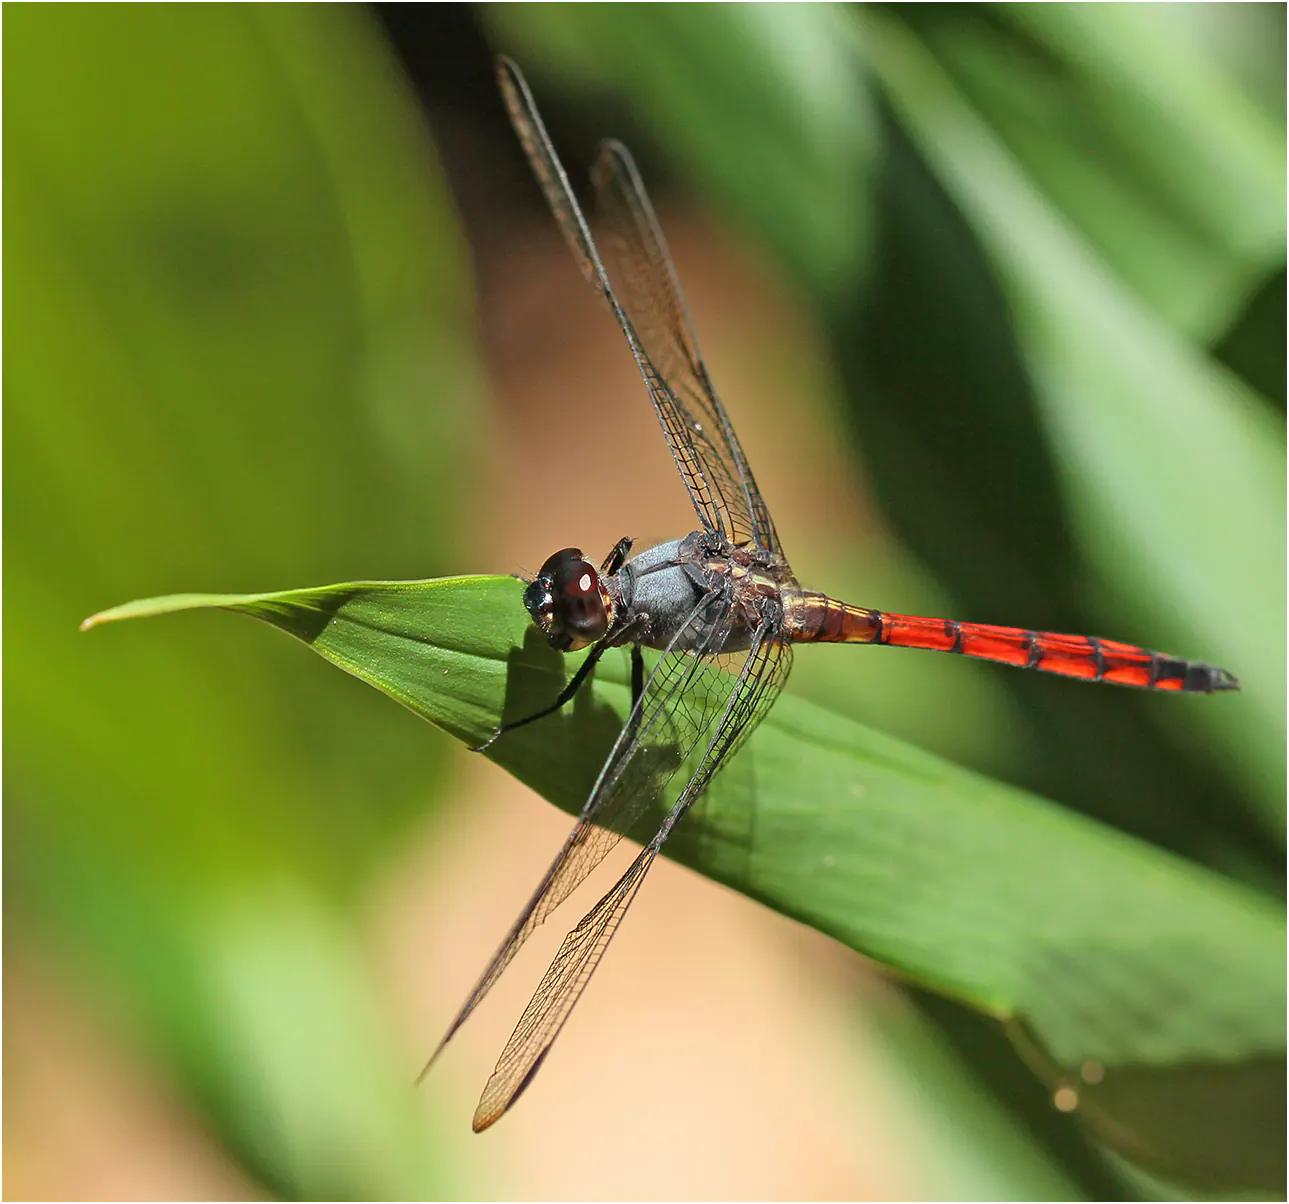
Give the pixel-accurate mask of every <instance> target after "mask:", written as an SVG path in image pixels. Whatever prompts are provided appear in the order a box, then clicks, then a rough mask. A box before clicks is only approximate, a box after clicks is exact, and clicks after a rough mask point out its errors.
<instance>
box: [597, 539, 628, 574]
mask: <svg viewBox="0 0 1289 1204" xmlns="http://www.w3.org/2000/svg"><path fill="white" fill-rule="evenodd" d="M634 542H635V540H633V539H632V538H631V536H629V535H624V536H623V537H622V538H621V539H619V540H618V542H617V543H615V544H614V545H613V550H612V551H611V552H610V553H609V554H608V555H607V556H606V557H605V558H604V563H603V564H602V565H600V576H601V577H605V576H612V575H613V574H614V573H616V572H617V571H618V569H620V568H621V567H622V566H623V565H624V564H625V563H626V560H627V553H629V552H630V551H631V545H632V544H633V543H634Z"/></svg>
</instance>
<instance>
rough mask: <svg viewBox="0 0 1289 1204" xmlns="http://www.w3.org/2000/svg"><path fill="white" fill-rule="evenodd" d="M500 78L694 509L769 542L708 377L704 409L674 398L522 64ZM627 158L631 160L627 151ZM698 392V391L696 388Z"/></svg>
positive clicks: (714, 524)
mask: <svg viewBox="0 0 1289 1204" xmlns="http://www.w3.org/2000/svg"><path fill="white" fill-rule="evenodd" d="M497 82H498V84H499V85H500V88H501V94H502V99H503V100H504V101H505V104H506V109H507V111H508V112H509V114H510V121H511V124H512V125H513V126H514V127H515V132H516V133H517V134H518V135H519V141H520V143H521V144H522V145H523V148H524V153H525V154H526V155H527V156H528V161H529V163H530V164H531V165H532V169H533V173H534V174H535V175H536V177H537V182H538V183H539V184H540V185H541V189H542V192H543V193H544V194H545V196H546V202H547V204H548V205H550V208H551V212H552V213H553V214H554V215H555V220H556V221H557V222H558V223H559V227H560V230H561V231H563V234H564V240H565V241H566V242H567V243H568V246H569V249H570V250H571V251H572V252H573V258H574V259H576V260H577V264H578V267H579V268H581V270H582V275H583V276H585V277H586V279H587V281H588V282H589V283H590V284H591V286H592V287H593V288H595V289H596V291H597V292H599V293H600V295H601V296H602V297H603V298H604V300H605V302H606V303H607V305H608V306H609V309H610V310H611V311H612V313H613V316H614V317H615V318H616V319H617V321H618V324H619V325H620V326H621V327H622V333H623V334H624V335H625V336H626V339H627V343H628V344H629V345H630V347H631V354H632V355H633V356H634V357H635V361H636V365H637V367H638V368H639V369H640V375H641V376H642V377H643V378H644V382H645V387H646V388H647V389H648V390H649V396H650V399H651V400H652V401H653V405H654V410H655V411H656V412H657V414H658V420H659V421H660V422H661V423H662V429H663V433H664V435H665V436H666V438H667V445H668V447H669V448H670V449H671V454H672V458H673V459H674V460H675V461H676V467H677V468H678V469H679V470H680V475H681V478H682V479H683V480H684V482H685V488H686V489H687V490H688V491H689V497H690V500H691V501H692V502H693V503H694V509H695V510H696V511H697V512H698V517H699V520H700V521H701V522H702V524H703V526H704V527H705V528H706V529H707V530H708V531H712V532H714V533H719V534H721V535H724V536H726V537H727V538H728V539H730V540H731V541H732V542H734V543H742V542H744V541H746V540H748V539H756V540H757V541H758V542H763V539H768V540H771V541H773V540H774V538H775V537H774V529H773V527H772V526H771V525H770V522H769V517H768V515H766V514H765V507H764V504H763V503H761V501H760V495H759V494H758V493H757V492H756V485H755V482H753V481H752V476H751V473H750V472H749V471H747V466H746V463H745V462H744V461H743V460H742V450H741V449H738V444H737V442H733V440H734V432H733V429H732V428H731V427H730V426H729V420H728V419H727V418H726V417H725V414H724V411H723V410H721V408H720V402H719V401H717V400H716V395H715V393H714V392H711V386H710V382H708V383H707V384H706V385H705V386H703V388H705V390H706V396H708V397H709V398H710V402H711V403H712V404H709V405H708V406H707V408H706V409H704V408H703V406H702V405H698V406H697V408H696V409H695V410H694V412H693V413H690V412H688V411H687V410H686V409H685V407H683V406H682V405H680V404H679V403H678V402H677V400H676V397H675V396H674V395H673V393H672V391H671V389H670V387H669V385H668V377H667V373H666V371H665V370H664V369H663V368H662V366H661V365H658V364H655V362H654V361H653V359H652V358H651V351H650V349H649V348H648V347H646V345H645V343H644V342H643V341H642V339H641V336H640V334H639V333H638V332H637V330H636V328H635V326H634V324H633V317H632V316H629V315H628V313H627V311H626V310H625V309H624V308H623V304H622V302H621V301H620V300H619V299H618V296H617V294H616V293H615V291H614V288H613V284H612V283H611V282H610V279H609V274H608V272H607V271H606V270H605V267H604V261H603V260H602V259H601V258H600V253H599V251H598V250H597V249H596V246H595V241H594V239H592V237H591V230H590V227H589V226H588V225H587V222H586V218H585V216H584V215H583V213H582V209H581V207H580V206H579V205H578V203H577V198H576V197H575V196H574V195H573V189H572V188H571V186H570V185H569V182H568V175H567V174H566V173H565V171H564V167H563V165H562V164H561V163H560V161H559V156H558V155H556V153H555V148H554V147H553V146H552V145H551V140H550V137H549V136H548V135H547V133H546V127H545V125H544V124H543V123H542V119H541V115H540V114H539V113H538V112H537V105H536V103H535V102H534V100H533V96H532V93H531V92H530V91H529V89H528V84H527V82H526V81H525V79H524V77H523V75H522V73H521V72H520V70H519V68H518V67H516V66H515V64H514V63H512V62H511V61H510V60H509V59H507V58H505V57H501V58H499V59H498V60H497ZM623 153H624V154H625V152H623ZM626 161H627V163H628V164H629V163H630V159H629V157H628V158H627V160H626ZM634 171H635V169H634V167H632V168H631V170H630V173H629V174H630V175H632V176H634ZM631 186H634V188H635V191H636V193H638V195H639V196H640V197H641V198H643V197H644V191H643V188H642V187H641V186H640V184H639V179H638V178H635V179H634V185H628V187H631ZM644 206H645V212H646V213H647V214H648V219H647V220H648V222H649V223H652V224H653V229H654V234H655V235H656V237H655V239H654V243H653V245H655V246H657V247H658V248H659V250H660V251H661V253H662V254H665V253H666V250H665V244H663V243H662V242H661V235H658V234H657V229H656V223H653V211H652V209H650V208H649V203H648V200H647V199H644ZM668 279H670V280H671V281H672V284H671V295H672V297H674V299H675V301H676V303H677V304H679V297H680V294H679V290H678V289H676V288H675V284H674V273H670V269H667V270H665V271H663V273H662V275H661V276H659V277H658V280H659V281H660V282H665V281H666V280H668ZM659 302H660V306H661V305H665V304H666V301H665V297H664V298H660V299H659ZM636 309H637V311H638V312H639V313H640V314H641V315H642V316H644V315H647V314H648V313H649V308H648V307H646V306H642V305H640V304H639V303H636ZM680 320H681V323H682V327H687V326H688V319H686V318H685V317H684V313H683V308H682V309H681V311H680ZM689 339H690V342H691V344H692V334H691V335H689ZM655 344H656V346H657V349H658V350H659V351H662V350H663V349H664V348H665V343H664V342H663V341H660V340H657V339H656V338H655ZM693 351H694V358H695V360H696V362H697V363H698V365H699V367H700V369H701V363H702V361H701V360H698V359H697V346H696V345H694V346H693ZM701 375H702V379H703V380H704V381H705V380H706V369H701ZM685 387H686V388H688V387H689V385H688V384H686V386H685ZM699 395H700V396H702V395H703V394H702V391H701V390H700V394H699ZM706 413H710V414H711V415H712V418H711V419H710V420H709V421H708V425H707V426H706V427H704V425H703V417H702V416H703V415H704V414H706ZM744 474H745V475H744ZM753 498H755V499H756V507H757V511H758V514H757V516H754V514H753V502H752V499H753ZM763 546H766V547H774V548H775V549H776V550H777V543H769V542H764V543H763Z"/></svg>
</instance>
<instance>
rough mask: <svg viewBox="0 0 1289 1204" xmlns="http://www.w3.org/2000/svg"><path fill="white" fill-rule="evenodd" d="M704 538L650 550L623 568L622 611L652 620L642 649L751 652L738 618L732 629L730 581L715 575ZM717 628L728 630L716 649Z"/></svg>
mask: <svg viewBox="0 0 1289 1204" xmlns="http://www.w3.org/2000/svg"><path fill="white" fill-rule="evenodd" d="M705 538H706V537H705V536H704V533H703V532H697V531H696V532H694V533H693V534H692V535H688V536H686V537H685V538H684V539H673V540H669V541H668V542H667V543H661V544H658V545H657V546H656V547H652V548H647V549H646V550H645V551H643V552H641V553H640V555H638V556H636V557H633V558H632V559H631V560H629V561H627V563H626V564H625V565H623V566H622V568H621V570H620V571H619V573H618V576H617V584H618V587H619V589H620V591H621V602H622V605H623V606H624V607H625V608H626V610H627V612H628V614H631V615H636V614H639V613H641V612H643V613H645V614H647V615H648V616H649V626H648V629H647V631H646V632H645V633H644V634H643V636H642V637H641V638H639V640H638V642H639V643H642V644H644V645H645V646H646V647H648V648H658V649H664V648H668V647H674V648H675V649H676V650H677V651H682V652H692V651H697V650H699V649H704V650H706V651H709V652H720V651H726V652H732V651H735V650H737V649H740V648H746V647H747V646H748V632H747V630H746V628H744V627H743V626H742V625H741V624H739V623H738V621H737V617H736V616H734V624H733V626H732V627H730V619H731V617H732V616H731V611H730V602H729V595H730V591H731V588H732V581H731V579H730V578H729V577H728V576H727V575H726V574H725V573H723V572H719V571H713V569H712V567H711V560H710V558H709V557H708V556H707V555H706V554H705V550H704V548H703V542H704V539H705ZM704 597H707V598H708V602H707V605H706V606H704V607H703V608H702V610H701V612H700V613H699V615H698V617H697V619H696V621H694V622H693V623H692V624H691V625H690V626H689V628H688V629H687V630H685V631H684V632H683V634H680V638H679V640H677V641H676V643H675V644H674V645H673V644H672V641H673V640H674V639H676V636H677V634H678V633H681V632H682V628H685V626H686V622H687V621H688V620H691V619H694V612H695V610H696V608H698V606H699V604H700V603H701V602H702V601H703V599H704ZM718 623H724V624H725V625H726V626H727V627H730V629H729V630H728V631H727V632H726V633H725V634H724V635H723V636H718V637H717V639H716V640H715V642H714V643H713V641H712V638H711V637H712V628H713V626H714V625H715V624H718Z"/></svg>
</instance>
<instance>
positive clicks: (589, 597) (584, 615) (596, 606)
mask: <svg viewBox="0 0 1289 1204" xmlns="http://www.w3.org/2000/svg"><path fill="white" fill-rule="evenodd" d="M551 584H552V586H553V590H552V592H553V593H554V595H555V609H556V612H557V614H558V623H559V626H560V628H561V629H562V630H563V631H564V632H565V633H567V634H568V635H570V636H571V637H572V638H573V641H574V646H576V647H580V646H581V645H583V644H592V643H594V642H595V641H596V640H598V639H602V638H603V637H604V635H605V633H606V632H607V631H608V630H609V615H608V611H607V610H606V609H605V606H604V596H603V595H602V594H601V593H600V575H599V574H598V573H597V572H596V571H595V566H594V565H592V564H590V563H589V562H587V561H585V560H581V559H573V558H571V557H570V558H569V559H568V560H565V561H563V562H562V563H561V564H560V565H559V566H558V568H557V569H556V570H555V573H554V580H553V581H552V583H551Z"/></svg>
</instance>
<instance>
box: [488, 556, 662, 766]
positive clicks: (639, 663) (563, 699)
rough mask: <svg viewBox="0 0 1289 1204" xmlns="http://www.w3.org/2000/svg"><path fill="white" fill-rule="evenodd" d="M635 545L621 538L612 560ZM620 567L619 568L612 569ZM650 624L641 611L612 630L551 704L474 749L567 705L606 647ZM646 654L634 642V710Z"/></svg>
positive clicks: (504, 726)
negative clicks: (643, 654) (642, 653)
mask: <svg viewBox="0 0 1289 1204" xmlns="http://www.w3.org/2000/svg"><path fill="white" fill-rule="evenodd" d="M630 548H631V540H629V539H620V540H618V542H617V545H616V546H615V547H614V549H613V551H612V553H610V556H609V560H608V561H606V562H605V563H606V564H608V563H609V562H610V561H612V560H613V559H614V558H615V557H617V556H619V555H620V556H622V557H623V558H625V557H626V554H627V552H628V551H629V550H630ZM609 571H616V570H609ZM648 624H649V616H648V615H646V614H643V613H641V614H637V615H634V616H632V618H631V619H630V620H629V621H628V622H626V623H624V624H623V625H622V626H621V627H619V628H618V629H617V630H616V631H611V632H610V633H609V634H608V635H607V636H605V637H604V639H602V640H601V641H600V642H599V643H598V644H596V645H595V646H594V647H593V648H592V649H591V651H590V652H589V653H587V657H586V660H584V661H583V662H582V663H581V664H580V665H579V666H578V669H577V672H576V673H574V674H573V676H572V677H571V678H570V679H569V682H568V684H567V685H566V686H565V687H564V688H563V689H562V690H561V691H560V692H559V697H558V698H556V699H555V701H554V702H552V703H551V704H550V706H548V707H543V708H542V709H541V710H540V711H535V712H534V713H533V714H531V715H525V716H524V718H522V719H516V720H514V721H513V722H511V723H503V724H502V725H501V726H500V727H499V728H497V730H496V731H495V732H493V733H492V735H491V736H489V737H488V738H487V739H486V740H485V741H484V742H483V743H482V744H478V745H476V746H475V747H474V748H472V749H471V750H470V751H471V752H483V751H484V750H485V749H487V748H488V747H490V746H491V744H492V743H493V741H494V740H496V739H497V737H498V736H501V735H503V734H504V733H506V732H513V731H514V730H515V728H517V727H524V726H525V725H526V724H529V723H533V722H535V721H536V720H538V719H545V718H546V716H547V715H553V714H554V713H555V712H556V711H558V710H560V709H561V708H562V707H564V706H567V705H568V703H569V702H571V701H572V699H573V696H574V695H575V694H576V693H577V692H578V690H580V689H581V688H582V683H583V682H584V681H586V679H587V677H588V676H589V675H590V673H591V670H592V669H594V668H595V665H596V662H597V661H598V660H599V659H600V657H602V656H603V655H604V652H605V649H606V648H614V647H617V646H618V645H620V644H623V643H625V642H627V641H629V640H630V639H631V637H632V635H633V634H638V633H640V632H641V631H642V630H643V629H644V628H646V627H647V626H648ZM644 677H645V673H644V657H643V656H642V655H641V653H640V645H639V644H635V643H633V644H632V645H631V707H632V710H633V711H634V709H635V705H636V703H637V702H638V701H639V699H640V695H641V694H643V693H644Z"/></svg>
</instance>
